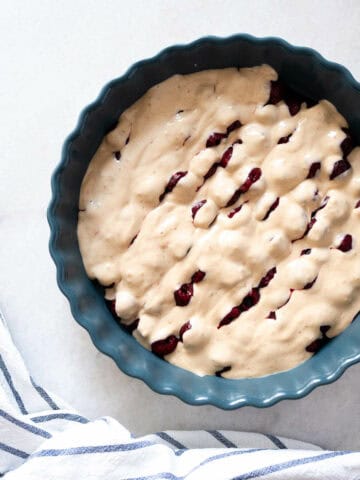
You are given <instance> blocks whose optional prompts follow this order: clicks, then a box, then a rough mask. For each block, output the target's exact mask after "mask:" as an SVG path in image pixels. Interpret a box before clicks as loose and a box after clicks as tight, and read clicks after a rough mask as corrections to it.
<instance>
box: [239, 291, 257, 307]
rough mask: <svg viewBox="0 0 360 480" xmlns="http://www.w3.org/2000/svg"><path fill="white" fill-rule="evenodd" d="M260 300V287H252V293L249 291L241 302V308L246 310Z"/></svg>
mask: <svg viewBox="0 0 360 480" xmlns="http://www.w3.org/2000/svg"><path fill="white" fill-rule="evenodd" d="M259 300H260V293H259V289H258V288H252V289H251V291H250V293H248V294H247V295H246V297H245V298H244V299H243V301H242V302H241V304H240V307H239V308H240V310H241V311H242V312H246V311H247V310H249V309H250V308H251V307H253V306H254V305H256V304H257V303H258V301H259Z"/></svg>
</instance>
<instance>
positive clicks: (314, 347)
mask: <svg viewBox="0 0 360 480" xmlns="http://www.w3.org/2000/svg"><path fill="white" fill-rule="evenodd" d="M322 345H323V342H322V341H321V338H317V339H316V340H314V341H313V342H311V343H310V345H308V346H307V347H306V348H305V350H306V351H307V352H310V353H316V352H318V351H319V350H320V348H321V347H322Z"/></svg>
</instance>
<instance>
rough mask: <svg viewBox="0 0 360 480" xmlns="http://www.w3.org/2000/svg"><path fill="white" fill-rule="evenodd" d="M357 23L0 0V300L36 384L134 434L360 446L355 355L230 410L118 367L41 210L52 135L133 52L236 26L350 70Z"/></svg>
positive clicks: (335, 9)
mask: <svg viewBox="0 0 360 480" xmlns="http://www.w3.org/2000/svg"><path fill="white" fill-rule="evenodd" d="M359 25H360V3H359V2H357V1H356V0H355V1H350V0H348V1H319V0H318V1H316V0H312V1H299V0H297V1H294V0H292V1H289V0H287V1H286V0H285V1H274V0H273V1H254V0H253V1H251V2H250V1H249V2H245V1H235V0H234V1H232V0H222V1H214V0H208V1H205V0H204V1H201V0H192V1H191V0H182V1H181V0H178V1H175V0H171V1H149V0H148V1H147V0H145V1H140V0H131V1H126V2H125V1H110V0H108V1H94V0H81V1H60V2H59V1H39V0H35V1H34V0H32V1H26V0H24V1H22V2H20V1H12V0H3V1H2V2H1V5H0V142H1V153H0V162H1V163H0V240H1V243H0V305H1V308H2V309H3V312H4V314H5V317H6V318H7V320H8V322H9V325H10V329H11V332H12V335H13V338H14V340H15V342H16V344H17V345H18V347H19V349H20V351H21V352H22V354H23V356H24V358H25V360H26V363H27V365H28V366H29V368H30V370H31V372H32V374H33V376H34V377H35V378H36V379H37V381H38V382H41V383H42V384H43V385H44V386H46V387H47V388H49V389H50V390H52V391H53V392H55V393H57V394H59V395H61V396H63V397H64V398H65V399H66V400H67V401H68V402H69V403H71V404H73V405H74V406H75V407H76V408H78V409H79V410H80V411H81V412H82V413H83V414H85V415H88V416H90V417H96V416H100V415H112V416H114V417H115V418H117V419H118V420H119V421H120V422H122V423H123V424H124V425H125V426H126V427H127V428H129V429H130V430H131V431H132V432H133V433H135V434H141V433H146V432H151V431H158V430H162V429H176V428H179V429H201V428H208V429H209V428H218V429H237V430H253V431H262V432H269V433H274V434H278V435H285V436H290V437H291V436H292V437H294V438H298V439H301V440H308V441H311V442H314V443H316V442H318V443H319V444H320V445H321V446H323V447H327V448H344V449H360V434H359V431H360V402H359V394H360V387H359V381H360V365H358V366H355V367H352V368H350V370H348V371H347V372H346V373H345V374H344V375H343V377H342V378H341V379H340V380H339V381H337V382H336V383H335V384H333V385H330V386H326V387H322V388H319V389H317V390H316V391H314V392H313V393H311V394H310V395H309V396H308V397H306V398H304V399H302V400H297V401H284V402H281V403H280V404H278V405H276V406H274V407H272V408H268V409H264V410H258V409H255V408H243V409H240V410H237V411H233V412H224V411H221V410H218V409H216V408H213V407H207V406H205V407H190V406H187V405H185V404H183V403H182V402H181V401H179V400H177V399H176V398H172V397H165V396H159V395H158V394H156V393H154V392H152V391H151V390H150V389H149V388H148V387H147V386H146V385H145V384H143V383H142V382H141V381H139V380H134V379H131V378H128V377H127V376H125V375H124V374H123V373H122V372H120V371H119V370H118V369H117V368H116V366H115V364H114V363H113V362H112V361H111V360H109V359H108V358H106V357H105V356H103V355H102V354H100V353H99V352H98V351H97V350H96V349H95V347H94V346H93V345H92V343H91V341H90V338H89V337H88V334H87V333H86V332H85V331H84V330H83V329H82V328H81V327H80V326H78V324H77V323H75V321H74V320H73V319H72V317H71V314H70V310H69V306H68V303H67V301H66V300H65V298H64V297H63V296H62V294H61V293H60V291H59V289H58V288H57V285H56V281H55V268H54V265H53V263H52V261H51V259H50V256H49V254H48V249H47V242H48V237H49V229H48V226H47V223H46V218H45V211H46V208H47V205H48V202H49V198H50V175H51V173H52V171H53V170H54V168H55V166H56V165H57V163H58V161H59V159H60V150H61V145H62V143H63V140H64V138H65V137H66V136H67V135H68V134H69V133H70V132H71V131H72V130H73V129H74V127H75V125H76V122H77V119H78V115H79V113H80V111H81V109H82V108H83V107H84V106H85V105H87V104H88V103H90V102H92V101H93V100H94V99H95V98H96V96H97V95H98V93H99V91H100V89H101V87H102V86H103V85H104V84H105V83H106V82H108V81H109V80H111V79H112V78H114V77H117V76H119V75H121V74H122V73H123V72H124V71H125V70H126V69H127V67H128V66H129V65H131V64H132V63H133V62H134V61H136V60H139V59H142V58H145V57H148V56H152V55H154V54H155V53H157V52H158V51H159V50H160V49H162V48H163V47H165V46H168V45H171V44H174V43H182V42H189V41H191V40H194V39H196V38H197V37H200V36H203V35H207V34H217V35H229V34H231V33H236V32H247V33H252V34H254V35H258V36H266V35H277V36H281V37H283V38H285V39H287V40H288V41H290V42H292V43H294V44H295V45H306V46H310V47H313V48H315V49H317V50H318V51H320V52H321V53H322V54H323V55H324V56H325V57H327V58H328V59H331V60H335V61H337V62H340V63H342V64H344V65H346V66H347V67H348V68H349V69H350V70H351V71H352V73H353V74H354V75H355V77H357V78H358V79H359V78H360V63H359V50H360V35H359ZM0 348H1V346H0ZM359 348H360V347H359Z"/></svg>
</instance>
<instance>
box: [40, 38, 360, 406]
mask: <svg viewBox="0 0 360 480" xmlns="http://www.w3.org/2000/svg"><path fill="white" fill-rule="evenodd" d="M262 63H267V64H269V65H271V66H272V67H273V68H274V69H275V70H276V71H277V72H278V73H279V75H280V76H281V78H282V79H283V80H284V81H285V82H286V83H287V84H289V85H290V86H291V87H292V88H293V89H294V90H297V91H298V92H299V93H302V94H304V95H306V96H308V97H311V98H313V99H315V100H316V99H322V98H326V99H327V100H329V101H330V102H332V103H333V104H334V105H335V106H336V107H337V109H338V110H339V111H340V112H341V113H342V115H344V117H345V118H346V119H347V120H348V122H349V125H350V128H351V130H352V133H353V135H354V136H355V138H356V140H357V142H358V143H359V141H360V85H359V83H357V82H356V81H355V80H354V78H353V76H352V75H351V74H350V72H349V71H348V70H346V69H345V68H344V67H343V66H341V65H338V64H336V63H332V62H329V61H327V60H325V59H324V58H323V57H322V56H321V55H320V54H318V53H317V52H315V51H314V50H311V49H309V48H303V47H294V46H292V45H290V44H289V43H287V42H285V41H284V40H281V39H279V38H255V37H253V36H250V35H244V34H239V35H234V36H231V37H229V38H218V37H206V38H201V39H199V40H197V41H195V42H193V43H190V44H188V45H177V46H173V47H169V48H167V49H165V50H163V51H162V52H160V53H159V54H158V55H156V56H154V57H152V58H150V59H147V60H143V61H140V62H138V63H136V64H135V65H133V66H132V67H130V68H129V70H128V71H127V72H126V73H125V74H124V75H122V76H121V77H119V78H117V79H115V80H113V81H111V82H110V83H109V84H107V85H106V86H105V87H104V88H103V90H102V91H101V93H100V95H99V97H98V99H97V100H96V101H95V102H94V103H93V104H91V105H90V106H88V107H86V108H85V109H84V110H83V112H82V113H81V115H80V119H79V122H78V125H77V128H76V129H75V131H74V132H73V133H72V134H71V135H70V136H69V137H68V138H67V140H66V142H65V144H64V147H63V151H62V158H61V161H60V164H59V166H58V167H57V169H56V171H55V173H54V175H53V177H52V182H51V185H52V199H51V203H50V206H49V209H48V221H49V225H50V230H51V237H50V253H51V255H52V258H53V260H54V262H55V264H56V268H57V281H58V284H59V287H60V289H61V291H62V292H63V293H64V295H65V296H66V297H67V299H68V300H69V302H70V306H71V311H72V314H73V316H74V318H75V320H76V321H77V322H78V323H79V324H80V325H82V326H83V327H84V328H85V329H86V330H87V331H88V332H89V334H90V337H91V339H92V341H93V342H94V344H95V345H96V347H97V348H98V349H99V350H100V351H101V352H103V353H105V354H106V355H108V356H109V357H111V358H112V359H113V360H114V361H115V362H116V364H117V365H118V367H119V368H120V369H121V370H122V371H123V372H125V373H126V374H128V375H130V376H132V377H136V378H140V379H142V380H143V381H145V382H146V383H147V384H148V385H149V387H151V388H152V389H153V390H155V391H156V392H158V393H162V394H171V395H176V396H177V397H178V398H180V399H181V400H183V401H184V402H186V403H189V404H193V405H200V404H211V405H215V406H217V407H220V408H223V409H234V408H238V407H241V406H244V405H252V406H256V407H268V406H270V405H273V404H274V403H276V402H278V401H279V400H282V399H296V398H300V397H303V396H304V395H306V394H308V393H309V392H310V391H311V390H313V389H314V388H315V387H316V386H318V385H323V384H326V383H330V382H333V381H334V380H336V379H337V378H338V377H339V376H340V375H341V374H342V373H343V372H344V370H345V369H346V368H347V367H349V366H350V365H352V364H354V363H356V362H358V361H359V360H360V322H358V321H354V322H353V323H352V324H351V325H350V326H349V327H348V328H347V329H346V330H345V331H344V332H343V333H342V334H341V335H339V336H338V337H336V338H334V339H333V340H331V341H330V342H329V343H328V344H327V345H326V346H325V347H324V348H322V349H321V350H320V351H319V352H318V353H317V354H316V355H314V356H313V357H312V358H310V359H309V360H307V361H306V362H304V363H302V364H301V365H299V366H298V367H296V368H293V369H291V370H288V371H286V372H280V373H276V374H273V375H268V376H264V377H261V378H247V379H238V380H228V379H223V378H218V377H215V376H214V377H212V376H205V377H199V376H197V375H195V374H193V373H191V372H189V371H186V370H183V369H181V368H178V367H175V366H174V365H171V364H169V363H167V362H165V361H164V360H161V359H160V358H158V357H156V356H155V355H153V354H152V353H151V352H150V351H148V350H146V349H145V348H143V347H142V346H141V345H140V344H139V343H138V342H137V341H136V340H135V339H134V338H133V337H132V336H131V335H129V334H128V333H127V332H126V331H125V330H124V329H123V328H122V327H121V326H119V324H118V323H117V322H116V320H115V319H114V318H113V316H112V315H111V313H110V311H109V310H108V308H107V306H106V303H105V301H104V298H103V294H102V289H101V287H100V286H98V285H96V284H95V283H94V282H92V281H91V280H90V279H89V278H88V277H87V275H86V272H85V270H84V266H83V263H82V259H81V255H80V252H79V245H78V240H77V234H76V228H77V219H78V200H79V191H80V186H81V182H82V179H83V177H84V174H85V172H86V169H87V167H88V164H89V162H90V160H91V158H92V156H93V154H94V153H95V151H96V149H97V148H98V146H99V144H100V143H101V140H102V138H103V136H104V135H105V134H106V133H107V132H109V131H110V130H111V129H112V128H114V126H115V125H116V123H117V120H118V118H119V116H120V114H121V113H122V112H123V111H124V110H125V109H126V108H127V107H129V106H130V105H131V104H132V103H134V102H135V101H136V100H137V99H138V98H139V97H141V96H142V95H143V94H144V93H145V92H146V91H147V90H148V89H149V88H150V87H151V86H153V85H155V84H156V83H159V82H161V81H163V80H165V79H166V78H168V77H170V76H171V75H174V74H176V73H179V74H187V73H192V72H196V71H199V70H206V69H210V68H225V67H234V66H236V67H251V66H255V65H260V64H262Z"/></svg>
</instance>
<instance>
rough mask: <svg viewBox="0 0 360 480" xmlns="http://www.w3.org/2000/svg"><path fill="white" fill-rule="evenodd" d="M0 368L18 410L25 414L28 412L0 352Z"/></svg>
mask: <svg viewBox="0 0 360 480" xmlns="http://www.w3.org/2000/svg"><path fill="white" fill-rule="evenodd" d="M0 370H1V371H2V372H3V375H4V377H5V380H6V382H7V384H8V385H9V388H10V390H11V392H12V394H13V396H14V398H15V401H16V403H17V404H18V407H19V409H20V412H21V413H23V414H24V415H26V414H27V413H28V412H27V410H26V408H25V405H24V402H23V401H22V400H21V397H20V395H19V392H18V391H17V390H16V388H15V386H14V383H13V381H12V378H11V375H10V372H9V370H8V369H7V366H6V364H5V362H4V360H3V358H2V356H1V354H0Z"/></svg>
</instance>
